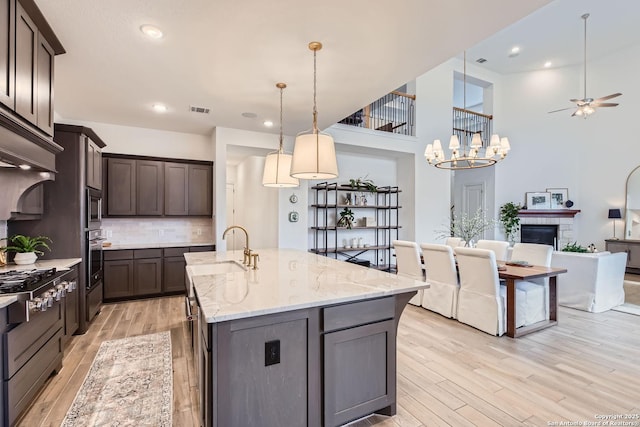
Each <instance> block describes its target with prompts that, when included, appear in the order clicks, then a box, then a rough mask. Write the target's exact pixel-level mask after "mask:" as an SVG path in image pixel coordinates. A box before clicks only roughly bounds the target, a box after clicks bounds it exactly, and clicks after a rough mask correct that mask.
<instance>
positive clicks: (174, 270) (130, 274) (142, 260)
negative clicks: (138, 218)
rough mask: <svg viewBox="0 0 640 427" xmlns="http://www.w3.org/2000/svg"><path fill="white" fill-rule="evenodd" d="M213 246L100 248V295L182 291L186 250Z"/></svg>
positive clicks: (116, 297) (124, 296)
mask: <svg viewBox="0 0 640 427" xmlns="http://www.w3.org/2000/svg"><path fill="white" fill-rule="evenodd" d="M213 250H215V247H214V246H185V247H178V248H164V249H160V248H152V249H125V250H108V251H104V299H105V300H107V301H108V300H112V301H115V300H123V299H128V298H136V297H145V296H161V295H175V294H180V293H185V292H186V289H187V286H186V283H187V281H186V277H185V266H186V262H185V259H184V256H183V254H184V253H186V252H199V251H213Z"/></svg>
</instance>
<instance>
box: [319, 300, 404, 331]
mask: <svg viewBox="0 0 640 427" xmlns="http://www.w3.org/2000/svg"><path fill="white" fill-rule="evenodd" d="M395 305H396V304H395V298H394V297H386V298H380V299H374V300H368V301H360V302H354V303H351V304H342V305H336V306H333V307H327V308H325V309H323V310H322V320H323V329H324V331H325V332H329V331H335V330H338V329H345V328H351V327H354V326H359V325H365V324H367V323H373V322H378V321H381V320H386V319H393V316H394V313H395Z"/></svg>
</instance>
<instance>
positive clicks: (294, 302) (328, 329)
mask: <svg viewBox="0 0 640 427" xmlns="http://www.w3.org/2000/svg"><path fill="white" fill-rule="evenodd" d="M258 252H259V259H260V261H259V264H258V269H257V270H254V269H249V268H246V267H244V266H243V265H242V264H241V262H242V256H243V254H242V252H241V251H230V252H201V253H187V254H185V255H184V256H185V259H186V261H187V268H186V270H187V274H188V276H189V282H190V286H192V292H193V294H194V295H195V298H196V300H197V303H198V308H199V315H198V319H199V325H198V326H197V331H198V335H199V337H198V339H197V340H196V341H197V343H198V346H197V347H198V349H197V351H198V362H199V363H198V365H199V381H200V382H199V386H200V387H199V388H200V403H201V404H200V409H201V424H202V425H204V426H225V427H233V426H265V427H268V426H285V425H286V426H305V425H306V426H336V425H342V424H344V423H347V422H349V421H352V420H354V419H358V418H360V417H363V416H366V415H368V414H371V413H381V414H386V415H394V414H395V411H396V331H397V326H398V321H399V320H400V315H401V314H402V311H403V309H404V307H405V305H406V303H407V302H408V301H409V299H411V297H412V296H413V295H415V293H416V292H417V290H419V289H424V288H427V287H428V284H427V283H425V282H421V281H415V280H412V279H408V278H403V277H401V276H396V275H392V274H388V273H384V272H381V271H378V270H374V269H370V268H365V267H361V266H358V265H354V264H350V263H346V262H342V261H337V260H335V259H331V258H327V257H322V256H318V255H314V254H310V253H307V252H302V251H296V250H287V249H261V250H259V251H258Z"/></svg>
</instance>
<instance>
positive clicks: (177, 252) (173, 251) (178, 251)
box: [164, 247, 189, 256]
mask: <svg viewBox="0 0 640 427" xmlns="http://www.w3.org/2000/svg"><path fill="white" fill-rule="evenodd" d="M186 252H189V247H184V248H164V256H182V255H184V254H185V253H186Z"/></svg>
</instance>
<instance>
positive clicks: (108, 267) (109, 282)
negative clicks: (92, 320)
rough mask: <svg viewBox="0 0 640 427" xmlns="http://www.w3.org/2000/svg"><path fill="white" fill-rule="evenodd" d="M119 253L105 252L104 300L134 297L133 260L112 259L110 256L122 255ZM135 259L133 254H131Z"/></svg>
mask: <svg viewBox="0 0 640 427" xmlns="http://www.w3.org/2000/svg"><path fill="white" fill-rule="evenodd" d="M118 252H127V253H130V252H131V251H117V252H111V251H109V252H105V261H104V285H105V286H104V299H105V300H107V299H116V298H126V297H130V296H132V295H133V259H111V258H110V257H109V256H110V255H121V254H119V253H118ZM130 256H131V257H133V254H132V253H131V254H130Z"/></svg>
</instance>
